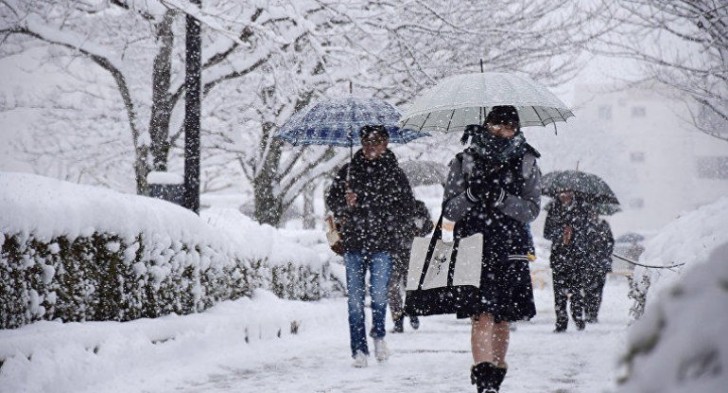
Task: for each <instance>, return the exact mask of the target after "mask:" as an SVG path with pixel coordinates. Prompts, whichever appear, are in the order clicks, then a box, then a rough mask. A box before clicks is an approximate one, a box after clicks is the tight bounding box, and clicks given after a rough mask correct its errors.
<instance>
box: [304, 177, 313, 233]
mask: <svg viewBox="0 0 728 393" xmlns="http://www.w3.org/2000/svg"><path fill="white" fill-rule="evenodd" d="M315 191H316V185H315V184H314V183H313V182H311V183H309V184H308V185H307V186H306V188H304V190H303V229H316V215H315V212H314V209H313V193H314V192H315Z"/></svg>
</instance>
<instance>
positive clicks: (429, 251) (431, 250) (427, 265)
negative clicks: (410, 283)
mask: <svg viewBox="0 0 728 393" xmlns="http://www.w3.org/2000/svg"><path fill="white" fill-rule="evenodd" d="M440 239H442V213H441V214H440V219H438V220H437V225H435V231H434V232H433V233H432V238H431V239H430V245H429V246H428V247H427V254H426V255H425V264H424V265H423V266H422V272H421V273H420V281H419V283H418V285H417V290H418V291H421V290H422V285H423V284H424V283H425V276H426V275H427V270H428V269H429V268H430V261H431V260H432V254H434V253H435V246H436V245H437V241H438V240H440Z"/></svg>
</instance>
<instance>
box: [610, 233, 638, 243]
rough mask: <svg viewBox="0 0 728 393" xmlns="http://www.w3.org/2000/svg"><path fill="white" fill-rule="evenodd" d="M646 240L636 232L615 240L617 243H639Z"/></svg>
mask: <svg viewBox="0 0 728 393" xmlns="http://www.w3.org/2000/svg"><path fill="white" fill-rule="evenodd" d="M643 240H645V237H644V236H642V235H640V234H639V233H635V232H627V233H625V234H623V235H622V236H620V237H618V238H617V240H615V241H616V242H617V243H638V242H641V241H643Z"/></svg>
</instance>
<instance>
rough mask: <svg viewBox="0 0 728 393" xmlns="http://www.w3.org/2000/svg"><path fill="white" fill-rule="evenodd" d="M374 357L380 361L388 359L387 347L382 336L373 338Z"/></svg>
mask: <svg viewBox="0 0 728 393" xmlns="http://www.w3.org/2000/svg"><path fill="white" fill-rule="evenodd" d="M374 357H375V358H377V360H378V361H380V362H383V361H385V360H387V359H389V349H387V343H385V342H384V339H383V338H375V339H374Z"/></svg>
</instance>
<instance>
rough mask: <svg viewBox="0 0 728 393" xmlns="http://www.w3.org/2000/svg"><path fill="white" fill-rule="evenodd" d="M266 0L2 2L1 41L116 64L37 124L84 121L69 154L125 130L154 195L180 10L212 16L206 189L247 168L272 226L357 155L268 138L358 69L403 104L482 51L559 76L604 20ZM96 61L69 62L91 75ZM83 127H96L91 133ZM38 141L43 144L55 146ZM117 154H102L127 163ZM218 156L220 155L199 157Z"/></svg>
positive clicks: (472, 64) (491, 63) (177, 87)
mask: <svg viewBox="0 0 728 393" xmlns="http://www.w3.org/2000/svg"><path fill="white" fill-rule="evenodd" d="M263 4H264V3H261V2H255V6H253V5H248V4H247V3H245V4H240V2H237V1H232V0H206V1H204V2H203V8H202V9H201V10H198V9H196V8H193V7H190V6H188V5H187V4H186V2H184V1H181V0H164V1H163V0H148V1H144V2H139V1H132V0H129V1H123V0H111V1H105V2H85V1H84V2H79V1H72V0H44V1H40V0H4V1H2V2H0V13H2V15H1V16H2V22H0V23H2V24H0V52H2V51H3V50H6V51H10V50H13V51H15V50H18V49H17V48H18V47H20V48H21V49H22V48H27V47H28V46H29V45H33V42H43V43H46V44H49V45H50V47H52V48H57V49H54V50H53V51H52V52H51V53H52V54H53V58H52V60H53V61H54V62H56V63H58V64H59V66H64V67H66V68H67V69H68V74H69V75H71V74H73V72H71V70H79V69H80V70H83V69H84V67H86V69H88V67H91V66H92V67H96V69H97V70H102V71H103V72H104V73H105V75H106V77H94V80H96V83H97V86H99V87H100V88H101V87H103V86H106V90H104V91H105V92H104V91H101V92H99V93H96V94H89V93H90V92H93V90H88V91H87V90H85V89H84V91H83V92H79V93H78V94H80V95H84V96H86V97H87V100H89V102H92V103H93V104H95V105H96V104H99V107H98V108H94V107H93V105H91V107H89V105H85V104H83V103H82V102H81V101H78V100H71V102H67V100H68V94H59V95H58V98H57V100H56V101H55V102H54V104H53V105H52V106H53V107H58V108H62V107H66V108H69V110H68V111H66V112H62V113H63V115H62V116H61V115H58V114H59V113H61V112H60V111H58V110H54V111H49V112H51V113H54V114H56V115H55V116H56V117H55V121H54V122H53V123H52V124H55V125H56V127H46V128H45V132H44V133H43V135H49V134H50V133H51V132H52V131H53V129H55V130H56V131H57V130H58V129H59V128H60V129H63V130H66V131H68V132H75V135H76V137H74V138H72V141H73V142H72V143H66V144H64V146H66V150H67V151H69V153H67V156H68V157H69V160H73V158H74V157H75V159H76V160H77V161H83V158H84V157H88V155H89V154H90V153H91V152H97V142H98V141H99V140H108V141H111V140H114V139H115V138H119V136H118V135H120V134H121V133H124V132H126V133H129V134H130V135H131V138H130V140H131V143H130V144H128V145H127V146H130V147H128V148H127V149H128V150H127V151H133V155H134V163H133V165H134V170H135V178H136V189H137V192H139V193H144V192H146V174H147V173H148V172H149V171H150V170H165V169H167V168H168V167H170V166H175V165H179V163H178V160H177V158H178V157H179V156H180V154H181V149H180V146H179V145H180V142H181V141H180V135H181V133H182V126H181V109H180V107H181V105H179V104H180V100H181V99H182V97H183V93H184V91H183V89H184V84H183V82H184V80H183V77H182V75H183V73H182V71H181V70H182V67H183V60H182V59H183V57H184V56H183V51H184V48H183V45H181V43H180V41H181V40H179V39H178V37H181V36H182V31H183V26H182V23H181V22H180V21H181V20H182V18H181V16H183V15H184V14H186V13H190V14H193V15H195V16H196V17H198V18H199V19H201V20H202V21H203V25H204V27H203V32H204V37H203V39H204V42H203V47H204V48H205V49H204V50H203V75H202V80H203V85H204V86H203V118H202V119H203V122H202V131H203V140H202V146H203V151H202V153H203V157H202V163H203V177H204V176H210V177H211V178H203V179H202V182H203V187H204V188H205V189H209V190H212V189H219V188H221V187H225V186H226V185H227V184H229V182H228V181H226V180H224V179H225V177H226V176H229V175H230V174H231V173H234V174H237V175H239V174H242V175H243V176H244V177H245V178H246V179H247V181H248V182H249V183H250V184H251V186H252V187H253V195H254V200H255V206H256V209H255V211H256V213H255V215H256V218H257V219H258V221H260V222H264V223H269V224H273V225H277V224H278V223H279V221H280V218H281V216H282V213H283V211H284V210H285V209H286V208H287V207H288V206H290V205H291V203H293V201H294V200H295V198H296V197H297V196H299V195H300V194H301V193H302V192H303V190H305V189H307V187H310V185H311V184H312V183H316V182H318V181H320V179H321V178H322V177H323V176H325V175H326V174H327V173H329V172H331V171H332V170H333V169H334V168H335V167H336V166H338V165H340V164H341V163H342V162H344V161H345V160H346V159H347V157H348V151H345V150H344V149H334V148H327V147H310V148H292V147H286V146H283V145H282V143H281V142H280V141H279V140H277V139H275V138H273V135H274V132H275V131H276V129H277V128H278V127H280V126H281V125H282V124H283V122H285V120H286V119H288V118H289V117H290V116H291V115H292V114H293V113H294V112H295V111H296V110H299V109H301V108H302V107H304V106H305V105H306V104H308V103H310V102H312V101H314V100H317V99H319V98H320V97H322V96H325V95H335V94H345V92H347V91H348V86H349V82H353V84H354V90H355V93H356V94H357V95H375V96H379V97H381V98H384V99H387V100H389V101H392V102H395V103H397V104H403V103H406V102H408V101H409V100H410V99H411V98H412V97H413V96H414V95H415V94H417V93H418V92H419V91H420V90H421V89H422V88H424V87H426V86H429V85H431V84H433V83H434V82H436V81H437V80H439V79H440V78H441V77H443V76H446V75H450V74H453V73H458V72H468V71H477V70H479V68H480V67H479V62H480V60H481V59H483V60H484V61H485V68H486V69H487V70H491V71H517V72H524V73H528V74H530V75H531V76H533V77H534V78H535V79H538V80H539V81H541V82H545V83H547V84H551V85H556V84H559V83H561V82H563V81H565V80H568V79H569V78H570V77H571V76H573V74H574V73H575V72H576V71H577V70H578V69H579V61H578V60H579V58H580V54H579V51H580V49H581V48H582V47H583V46H584V42H586V41H587V40H588V39H590V38H592V37H594V36H596V35H598V34H599V33H600V31H599V30H598V29H594V31H590V30H589V29H588V25H587V24H586V22H587V21H588V20H589V18H591V17H592V16H593V15H592V12H594V10H591V11H590V10H583V9H580V8H578V7H577V5H578V4H579V2H574V1H570V0H542V1H526V0H520V1H515V2H514V1H505V0H489V1H476V0H467V1H463V2H459V3H458V4H454V3H452V2H451V1H445V0H437V1H425V0H410V1H405V2H382V1H375V0H299V1H295V2H293V1H288V0H271V1H269V2H267V3H265V5H263ZM22 37H24V38H22ZM28 40H30V41H28ZM69 64H72V65H73V66H72V67H71V66H69ZM89 75H90V73H85V74H84V73H83V72H75V77H76V78H77V79H78V80H80V81H81V84H84V85H86V84H88V81H86V82H84V80H85V78H86V79H88V78H90V76H89ZM111 89H114V90H115V91H116V97H111V96H109V94H108V91H109V90H111ZM102 90H103V89H102ZM111 101H114V102H111ZM101 103H106V104H101ZM117 108H118V109H119V110H121V111H123V112H122V113H123V116H119V115H118V112H115V110H116V109H117ZM108 112H114V113H115V116H109V114H108ZM121 120H124V122H123V123H122V122H121ZM49 124H50V122H49ZM61 124H65V126H64V127H58V126H59V125H61ZM76 125H78V127H74V126H76ZM51 128H53V129H51ZM87 128H94V133H98V134H99V137H98V138H90V139H88V138H87V139H84V138H83V136H84V135H88V134H89V132H88V131H87ZM107 132H108V133H107ZM59 138H60V136H59ZM127 140H129V139H127ZM36 142H37V143H38V146H39V148H38V149H37V150H36V153H38V152H45V153H46V154H48V153H51V151H52V150H53V149H54V148H55V147H56V146H58V144H57V143H51V144H43V143H41V141H38V140H37V141H36ZM84 142H85V143H84ZM107 145H108V146H110V147H109V148H110V149H111V146H115V145H113V144H111V143H107ZM121 145H124V144H123V143H122V144H121ZM74 148H75V150H74ZM117 148H118V147H117ZM71 150H73V151H71ZM94 154H97V153H94ZM107 155H108V156H109V157H116V156H117V155H118V157H124V154H120V153H117V155H114V154H111V152H108V153H107ZM119 160H120V161H117V162H118V163H121V160H122V158H120V159H119ZM111 161H112V160H109V163H108V164H109V165H108V167H113V168H116V169H117V170H118V167H119V165H112V164H111ZM232 163H235V165H232ZM100 167H101V166H95V167H93V168H91V169H93V170H96V169H99V168H100ZM211 167H216V168H217V169H216V170H211V169H208V170H206V169H205V168H211ZM212 177H214V178H212ZM107 184H109V183H108V182H107Z"/></svg>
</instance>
